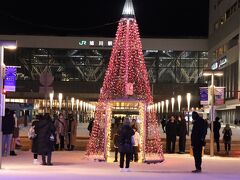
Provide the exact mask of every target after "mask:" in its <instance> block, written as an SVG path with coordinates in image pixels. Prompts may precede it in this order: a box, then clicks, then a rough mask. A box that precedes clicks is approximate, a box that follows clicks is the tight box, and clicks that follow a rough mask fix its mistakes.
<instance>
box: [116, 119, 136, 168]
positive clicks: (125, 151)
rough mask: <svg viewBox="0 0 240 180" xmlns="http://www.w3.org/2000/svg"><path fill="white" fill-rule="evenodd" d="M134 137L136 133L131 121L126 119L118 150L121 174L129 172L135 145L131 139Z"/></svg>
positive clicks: (121, 131)
mask: <svg viewBox="0 0 240 180" xmlns="http://www.w3.org/2000/svg"><path fill="white" fill-rule="evenodd" d="M133 135H134V131H133V129H132V127H131V126H130V119H129V118H125V119H124V122H123V126H122V128H121V130H120V134H119V147H118V150H119V152H120V171H121V172H123V171H126V172H129V165H130V159H131V156H132V153H133V148H132V146H133V144H132V141H131V138H132V136H133ZM125 156H126V162H125V169H123V166H124V157H125Z"/></svg>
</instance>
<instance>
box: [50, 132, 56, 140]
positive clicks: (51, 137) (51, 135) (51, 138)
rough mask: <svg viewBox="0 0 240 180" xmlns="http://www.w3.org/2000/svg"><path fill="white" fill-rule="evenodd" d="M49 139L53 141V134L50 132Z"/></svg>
mask: <svg viewBox="0 0 240 180" xmlns="http://www.w3.org/2000/svg"><path fill="white" fill-rule="evenodd" d="M49 140H50V141H55V137H54V135H53V134H52V133H51V134H50V136H49Z"/></svg>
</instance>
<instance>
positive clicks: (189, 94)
mask: <svg viewBox="0 0 240 180" xmlns="http://www.w3.org/2000/svg"><path fill="white" fill-rule="evenodd" d="M190 101H191V93H187V109H188V111H189V110H190Z"/></svg>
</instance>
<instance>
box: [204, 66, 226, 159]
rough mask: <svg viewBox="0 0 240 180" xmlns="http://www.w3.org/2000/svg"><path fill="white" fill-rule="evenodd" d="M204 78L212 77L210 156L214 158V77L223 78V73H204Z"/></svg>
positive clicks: (211, 71) (210, 71)
mask: <svg viewBox="0 0 240 180" xmlns="http://www.w3.org/2000/svg"><path fill="white" fill-rule="evenodd" d="M203 76H211V86H210V88H211V89H210V90H211V93H210V94H211V103H210V105H211V119H210V120H211V131H210V132H211V133H210V156H211V157H213V156H214V133H213V121H214V104H215V96H214V76H223V71H213V70H209V71H204V72H203Z"/></svg>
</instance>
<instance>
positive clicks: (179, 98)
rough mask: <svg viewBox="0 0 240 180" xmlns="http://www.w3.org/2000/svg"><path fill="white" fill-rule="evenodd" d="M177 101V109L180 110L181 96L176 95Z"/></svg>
mask: <svg viewBox="0 0 240 180" xmlns="http://www.w3.org/2000/svg"><path fill="white" fill-rule="evenodd" d="M177 101H178V111H179V112H181V101H182V96H180V95H178V96H177Z"/></svg>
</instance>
